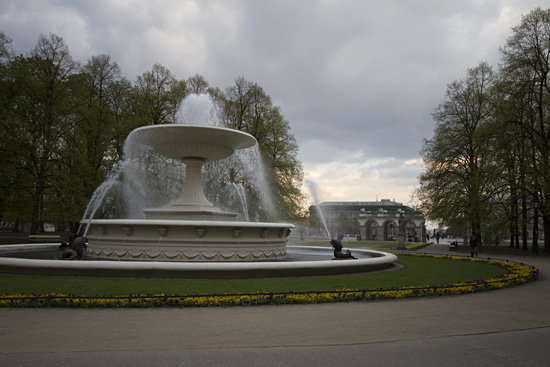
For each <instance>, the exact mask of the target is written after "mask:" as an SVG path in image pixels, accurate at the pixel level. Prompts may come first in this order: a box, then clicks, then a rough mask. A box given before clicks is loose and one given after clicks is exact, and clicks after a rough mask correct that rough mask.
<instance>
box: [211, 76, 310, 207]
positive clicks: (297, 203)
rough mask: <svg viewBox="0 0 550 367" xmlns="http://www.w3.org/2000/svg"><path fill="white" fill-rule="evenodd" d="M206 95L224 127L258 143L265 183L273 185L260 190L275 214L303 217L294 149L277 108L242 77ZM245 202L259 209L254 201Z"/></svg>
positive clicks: (300, 169)
mask: <svg viewBox="0 0 550 367" xmlns="http://www.w3.org/2000/svg"><path fill="white" fill-rule="evenodd" d="M210 95H211V97H212V98H213V100H214V101H215V103H216V105H217V107H218V111H219V114H220V119H221V122H222V124H223V125H224V126H227V127H229V128H232V129H237V130H241V131H244V132H247V133H249V134H251V135H252V136H254V137H255V138H256V140H257V141H258V146H259V149H260V153H261V158H262V160H263V162H264V164H265V166H266V167H267V172H266V175H267V177H268V181H269V182H273V183H274V185H273V187H271V188H267V187H264V188H263V189H270V190H271V197H273V198H276V200H277V203H276V206H277V210H278V212H279V213H280V214H281V215H283V216H284V217H285V218H300V217H303V213H302V212H301V211H302V202H303V194H302V192H301V190H300V187H301V184H302V180H303V172H302V167H301V164H300V163H299V161H298V159H297V154H298V145H297V144H296V140H295V138H294V136H293V135H292V134H291V133H290V125H289V123H288V121H287V120H285V119H284V117H283V115H282V114H281V112H280V108H279V107H278V106H273V103H272V101H271V98H270V97H269V96H268V95H267V94H266V93H265V91H264V90H263V88H262V87H260V86H259V85H257V84H256V83H253V82H251V81H248V80H246V79H245V78H244V77H238V78H236V79H235V84H234V85H232V86H230V87H228V88H226V90H225V92H221V91H220V90H217V89H211V90H210ZM249 185H250V183H249ZM249 202H250V203H251V204H252V205H256V206H261V203H260V202H259V198H257V197H255V198H254V197H253V198H251V200H250V201H249ZM253 210H255V209H253Z"/></svg>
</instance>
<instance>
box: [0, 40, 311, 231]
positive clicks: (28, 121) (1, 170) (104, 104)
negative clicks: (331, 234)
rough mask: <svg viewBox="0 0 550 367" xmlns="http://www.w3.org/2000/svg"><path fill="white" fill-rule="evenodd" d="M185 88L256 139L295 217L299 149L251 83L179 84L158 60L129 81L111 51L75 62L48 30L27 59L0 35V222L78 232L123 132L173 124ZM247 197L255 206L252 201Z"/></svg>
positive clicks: (197, 80)
mask: <svg viewBox="0 0 550 367" xmlns="http://www.w3.org/2000/svg"><path fill="white" fill-rule="evenodd" d="M239 88H242V91H241V92H242V93H243V94H239V93H240V92H239ZM189 93H197V94H205V93H210V94H211V95H212V96H213V98H214V99H215V100H217V101H218V102H220V104H219V106H221V107H222V111H221V113H222V116H223V118H224V121H225V122H226V124H227V126H230V127H233V128H237V129H240V130H243V131H246V132H248V133H250V134H252V135H253V136H255V137H256V138H257V140H258V142H259V145H260V150H261V153H262V157H263V158H264V160H265V161H266V166H267V168H268V169H267V170H268V172H267V175H268V176H269V178H270V179H271V181H272V182H275V188H274V190H273V195H274V197H276V198H278V200H279V202H278V203H277V204H278V209H279V211H280V213H281V214H283V216H284V217H286V218H293V217H295V216H297V215H299V211H300V208H301V206H300V204H301V200H302V197H301V191H300V187H301V180H302V169H301V165H300V163H299V162H298V160H297V151H298V146H297V144H296V141H295V139H294V136H292V134H290V132H289V131H290V125H289V123H288V121H286V120H285V119H284V117H283V116H282V114H281V112H280V108H279V107H277V106H273V104H272V102H271V98H270V97H269V96H268V95H267V94H266V93H265V92H264V91H263V89H262V88H261V87H260V86H258V85H257V84H255V83H252V82H247V81H245V80H244V78H239V79H237V82H236V85H235V86H232V87H229V88H228V89H227V91H226V93H222V92H221V91H220V90H219V89H216V88H210V87H209V85H208V82H207V81H206V79H205V78H204V77H203V76H201V75H199V74H196V75H194V76H191V77H189V78H188V79H187V81H186V80H178V79H177V78H176V77H175V76H174V75H173V74H172V73H171V72H170V70H168V69H167V68H166V67H164V66H162V65H160V64H155V65H153V67H152V69H151V70H150V71H147V72H144V73H143V74H141V75H140V76H138V77H137V78H136V80H135V82H134V83H132V82H130V81H129V80H127V79H125V78H124V77H123V76H122V71H121V70H120V68H119V66H118V65H117V63H116V62H114V61H113V60H111V58H110V56H108V55H97V56H92V57H90V59H89V60H88V61H87V62H86V63H85V64H83V65H79V64H78V63H77V62H75V61H74V60H73V59H72V57H71V55H70V54H69V49H68V47H67V45H66V44H65V43H64V41H63V39H62V38H60V37H58V36H56V35H54V34H50V35H48V36H45V35H40V36H39V38H38V42H37V45H36V47H35V48H34V49H33V50H32V51H31V52H30V54H29V55H28V56H22V55H20V56H17V57H16V56H14V54H13V50H12V47H11V40H10V39H9V37H8V36H7V35H5V34H4V33H3V32H0V138H1V139H0V154H1V155H2V158H3V162H2V163H3V164H2V165H0V175H1V177H2V180H1V182H0V190H1V194H0V222H2V224H6V225H7V224H8V223H10V224H9V225H10V226H11V225H12V224H13V223H18V222H32V228H31V232H32V233H35V232H37V231H39V230H41V229H42V228H41V225H42V222H43V221H44V220H48V221H54V222H57V223H65V224H67V223H68V224H69V225H70V226H71V227H72V228H73V229H74V228H76V226H77V224H78V221H79V220H80V218H81V217H82V215H83V213H84V210H85V208H86V205H87V203H88V202H89V200H90V198H91V196H92V195H93V193H94V191H95V190H96V188H97V187H98V186H99V185H100V184H101V183H102V182H103V181H104V179H105V177H106V176H107V175H108V174H109V173H110V172H112V171H113V168H114V167H116V166H117V164H118V162H119V161H120V160H121V158H122V154H123V145H124V141H125V139H126V137H127V136H128V134H129V133H130V132H131V131H132V130H134V129H135V128H137V127H140V126H144V125H147V124H165V123H174V122H176V113H177V111H178V110H179V108H180V106H181V104H182V102H183V100H184V98H185V97H186V96H187V95H188V94H189ZM245 98H246V99H245ZM245 103H247V104H249V105H248V107H247V108H244V107H243V106H244V104H245ZM151 174H152V173H151ZM239 174H242V172H240V173H237V176H238V175H239ZM234 178H235V177H234ZM235 179H236V178H235ZM233 182H237V181H233ZM250 202H251V203H255V204H254V205H256V206H257V207H258V208H259V207H260V206H261V205H262V204H261V203H260V201H259V199H258V198H254V197H251V200H250ZM254 211H255V210H254V208H252V209H251V212H254ZM258 211H259V210H258ZM260 212H261V211H260Z"/></svg>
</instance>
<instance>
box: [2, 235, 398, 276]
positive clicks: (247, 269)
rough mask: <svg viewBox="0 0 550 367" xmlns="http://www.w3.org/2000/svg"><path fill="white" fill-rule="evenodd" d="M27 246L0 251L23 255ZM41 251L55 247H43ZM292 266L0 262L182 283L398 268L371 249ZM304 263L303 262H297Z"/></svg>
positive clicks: (318, 251) (302, 249)
mask: <svg viewBox="0 0 550 367" xmlns="http://www.w3.org/2000/svg"><path fill="white" fill-rule="evenodd" d="M28 246H29V245H6V246H0V252H14V251H22V250H24V249H25V248H26V247H28ZM33 246H35V247H34V248H37V247H36V246H43V248H44V249H55V248H56V246H57V245H52V244H44V245H33ZM288 251H289V252H290V253H294V254H298V255H296V256H295V257H296V260H295V261H285V260H280V261H271V262H266V261H263V262H158V261H104V260H103V261H101V260H90V261H69V260H37V259H22V258H13V257H0V273H4V274H26V275H57V276H91V277H132V278H180V279H247V278H270V277H300V276H319V275H341V274H353V273H365V272H371V271H375V270H380V269H392V268H397V266H396V265H395V264H394V262H395V261H397V256H395V255H393V254H390V253H386V252H381V251H374V250H358V249H354V250H353V254H354V256H356V257H358V259H357V260H332V258H333V256H332V249H331V248H329V247H309V246H288ZM300 258H305V259H307V260H300Z"/></svg>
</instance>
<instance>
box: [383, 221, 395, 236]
mask: <svg viewBox="0 0 550 367" xmlns="http://www.w3.org/2000/svg"><path fill="white" fill-rule="evenodd" d="M383 227H384V241H395V240H396V239H397V231H398V228H399V227H398V224H397V222H396V221H394V220H392V219H388V220H386V221H385V222H384V224H383Z"/></svg>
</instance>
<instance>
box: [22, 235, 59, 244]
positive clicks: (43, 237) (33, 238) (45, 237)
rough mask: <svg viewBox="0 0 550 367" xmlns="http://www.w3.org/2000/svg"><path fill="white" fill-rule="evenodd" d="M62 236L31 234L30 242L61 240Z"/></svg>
mask: <svg viewBox="0 0 550 367" xmlns="http://www.w3.org/2000/svg"><path fill="white" fill-rule="evenodd" d="M59 241H61V236H60V235H58V234H30V235H29V242H59Z"/></svg>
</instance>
